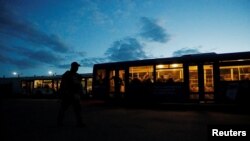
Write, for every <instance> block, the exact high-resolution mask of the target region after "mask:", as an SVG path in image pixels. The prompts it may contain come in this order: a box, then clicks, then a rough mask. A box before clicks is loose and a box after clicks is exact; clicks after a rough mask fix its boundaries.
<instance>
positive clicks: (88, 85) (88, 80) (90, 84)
mask: <svg viewBox="0 0 250 141" xmlns="http://www.w3.org/2000/svg"><path fill="white" fill-rule="evenodd" d="M92 81H93V79H92V78H88V79H87V92H88V93H91V92H92Z"/></svg>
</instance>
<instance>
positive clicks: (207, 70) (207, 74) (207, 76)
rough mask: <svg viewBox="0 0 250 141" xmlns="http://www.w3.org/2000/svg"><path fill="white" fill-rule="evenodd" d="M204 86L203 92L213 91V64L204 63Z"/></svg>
mask: <svg viewBox="0 0 250 141" xmlns="http://www.w3.org/2000/svg"><path fill="white" fill-rule="evenodd" d="M203 69H204V86H205V92H214V80H213V75H214V74H213V66H212V65H204V66H203Z"/></svg>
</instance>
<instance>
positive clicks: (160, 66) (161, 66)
mask: <svg viewBox="0 0 250 141" xmlns="http://www.w3.org/2000/svg"><path fill="white" fill-rule="evenodd" d="M156 67H157V68H159V69H162V68H164V65H157V66H156Z"/></svg>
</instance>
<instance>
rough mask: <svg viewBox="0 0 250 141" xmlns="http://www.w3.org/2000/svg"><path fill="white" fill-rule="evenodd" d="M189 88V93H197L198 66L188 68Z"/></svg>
mask: <svg viewBox="0 0 250 141" xmlns="http://www.w3.org/2000/svg"><path fill="white" fill-rule="evenodd" d="M189 88H190V92H198V91H199V87H198V66H189Z"/></svg>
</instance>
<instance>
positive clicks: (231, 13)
mask: <svg viewBox="0 0 250 141" xmlns="http://www.w3.org/2000/svg"><path fill="white" fill-rule="evenodd" d="M0 49H1V51H0V68H1V71H0V77H2V76H5V77H11V76H13V74H12V73H13V72H17V73H18V74H19V75H20V76H33V75H37V76H40V75H48V71H52V72H53V73H54V74H62V73H63V72H64V71H66V70H67V69H69V67H70V63H71V62H72V61H77V62H79V63H80V64H81V65H82V67H80V69H79V71H78V72H79V73H89V72H92V66H93V64H95V63H102V62H114V61H125V60H138V59H146V58H162V57H173V56H181V55H183V54H192V53H206V52H216V53H229V52H242V51H250V0H0Z"/></svg>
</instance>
